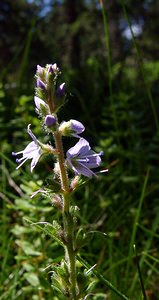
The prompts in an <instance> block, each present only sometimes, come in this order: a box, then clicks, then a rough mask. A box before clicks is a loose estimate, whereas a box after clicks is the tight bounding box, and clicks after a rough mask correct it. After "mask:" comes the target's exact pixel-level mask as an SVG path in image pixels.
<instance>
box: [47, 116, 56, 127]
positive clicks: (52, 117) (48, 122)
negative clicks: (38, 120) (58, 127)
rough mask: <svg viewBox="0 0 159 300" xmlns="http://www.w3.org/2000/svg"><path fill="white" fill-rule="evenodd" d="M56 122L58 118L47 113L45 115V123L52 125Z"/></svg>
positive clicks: (48, 125)
mask: <svg viewBox="0 0 159 300" xmlns="http://www.w3.org/2000/svg"><path fill="white" fill-rule="evenodd" d="M55 124H56V118H55V117H54V116H52V115H46V117H45V125H46V126H47V127H51V126H53V125H55Z"/></svg>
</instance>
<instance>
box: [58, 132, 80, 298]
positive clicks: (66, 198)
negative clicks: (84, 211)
mask: <svg viewBox="0 0 159 300" xmlns="http://www.w3.org/2000/svg"><path fill="white" fill-rule="evenodd" d="M54 139H55V145H56V150H57V152H58V163H59V168H60V180H61V188H62V193H63V223H64V232H65V235H66V246H65V259H66V262H67V263H68V269H69V273H70V294H71V299H72V300H76V299H77V288H76V287H77V283H76V256H75V251H74V222H73V217H72V214H71V212H70V191H69V184H68V176H67V171H66V167H65V158H64V152H63V145H62V137H61V133H60V132H59V131H58V129H57V131H56V132H55V133H54Z"/></svg>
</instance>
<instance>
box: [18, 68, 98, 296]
mask: <svg viewBox="0 0 159 300" xmlns="http://www.w3.org/2000/svg"><path fill="white" fill-rule="evenodd" d="M59 76H60V69H59V68H58V67H57V65H56V64H53V65H52V64H49V65H46V66H45V67H41V66H39V65H38V66H37V71H36V75H35V78H36V89H35V94H36V95H35V97H34V103H35V109H36V112H37V113H38V115H39V116H40V118H41V119H42V123H43V128H44V129H46V130H47V132H49V133H52V135H53V138H54V142H55V146H54V147H53V146H51V145H50V144H43V143H41V142H40V141H39V140H38V139H37V138H36V136H35V135H34V134H33V132H32V131H31V129H30V127H31V125H30V124H29V125H28V128H27V132H28V134H29V135H30V137H31V139H32V141H31V142H30V143H29V144H28V145H27V146H26V148H25V149H24V150H22V151H19V152H16V153H15V152H13V153H12V154H13V155H15V156H19V155H21V157H20V158H17V159H16V161H17V163H18V164H19V165H18V166H17V169H18V168H20V167H21V166H22V165H23V164H24V163H25V162H26V161H27V160H29V159H30V160H31V167H30V169H31V172H32V171H33V170H34V168H35V167H36V165H37V164H38V163H39V160H40V158H41V156H43V155H46V154H51V155H53V156H54V160H55V164H54V168H53V179H54V180H56V181H57V183H58V186H59V189H58V191H56V192H55V190H48V189H45V188H44V189H40V190H38V191H37V192H35V193H34V194H33V195H32V196H35V195H36V194H37V193H42V194H43V195H45V194H48V193H49V194H50V196H51V198H52V199H53V200H52V201H53V203H54V204H55V206H56V208H57V209H59V210H60V213H61V214H62V224H58V223H57V222H56V224H55V223H54V224H53V225H51V226H53V227H54V228H53V230H54V235H53V237H55V236H56V240H58V241H59V243H60V245H62V246H63V247H64V251H65V258H64V259H63V260H62V261H61V264H60V265H58V266H56V267H55V268H54V270H53V276H52V285H53V287H54V288H55V290H56V291H58V292H59V294H61V295H63V297H64V298H62V299H72V300H77V299H86V297H87V296H88V294H89V288H88V286H87V284H86V277H88V276H86V274H85V275H83V276H84V277H83V279H81V278H82V277H81V275H79V273H77V268H76V267H77V266H76V265H77V263H76V260H77V253H78V250H79V248H80V247H79V245H78V244H79V234H78V233H76V230H75V228H76V221H75V216H76V207H73V205H72V201H71V197H72V191H74V190H75V189H77V188H78V186H79V185H80V182H81V180H82V177H83V176H84V177H87V178H91V177H92V176H97V175H96V172H95V169H96V168H98V167H99V166H100V164H101V155H102V152H100V153H96V152H94V151H93V150H91V147H90V145H89V142H88V141H87V140H85V139H84V138H81V136H80V134H82V133H83V132H84V130H85V127H84V125H83V124H82V123H81V122H79V121H77V120H74V119H71V120H69V121H63V122H62V123H59V121H58V111H59V108H60V107H61V105H63V104H64V102H65V94H66V91H65V83H62V84H60V85H58V84H57V82H58V80H59ZM63 136H69V137H72V138H76V144H75V145H74V146H73V147H72V148H70V149H69V150H67V152H66V154H65V153H64V151H63V141H62V137H63ZM77 139H78V141H77ZM69 170H71V171H72V173H71V175H70V172H69ZM80 241H81V243H82V236H80ZM79 278H80V279H79ZM81 280H83V281H85V283H83V286H82V285H81V282H80V281H81ZM59 297H60V296H59ZM59 299H61V298H59Z"/></svg>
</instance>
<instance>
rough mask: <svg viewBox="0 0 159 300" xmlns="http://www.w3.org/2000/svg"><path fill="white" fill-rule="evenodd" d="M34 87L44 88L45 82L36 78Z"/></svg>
mask: <svg viewBox="0 0 159 300" xmlns="http://www.w3.org/2000/svg"><path fill="white" fill-rule="evenodd" d="M36 87H37V88H40V89H42V90H46V84H45V83H44V82H43V81H42V80H41V79H39V78H37V79H36Z"/></svg>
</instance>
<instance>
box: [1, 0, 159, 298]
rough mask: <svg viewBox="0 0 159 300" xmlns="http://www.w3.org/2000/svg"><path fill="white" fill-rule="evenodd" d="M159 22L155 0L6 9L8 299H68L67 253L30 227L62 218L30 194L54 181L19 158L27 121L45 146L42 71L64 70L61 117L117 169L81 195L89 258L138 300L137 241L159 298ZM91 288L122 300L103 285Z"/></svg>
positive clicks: (4, 235)
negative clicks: (59, 267)
mask: <svg viewBox="0 0 159 300" xmlns="http://www.w3.org/2000/svg"><path fill="white" fill-rule="evenodd" d="M102 3H103V8H102ZM158 15H159V2H158V0H151V1H150V0H141V1H136V0H133V1H132V0H121V1H117V0H116V1H115V0H112V1H98V0H94V1H93V0H90V1H89V0H87V1H86V0H85V1H84V0H65V1H60V0H59V1H58V0H57V1H54V0H37V1H36V0H34V1H31V0H28V1H27V0H15V1H13V0H5V1H0V37H1V38H0V145H1V147H0V151H1V152H0V159H1V160H0V169H1V176H0V200H1V201H0V208H1V214H0V226H1V236H0V261H1V263H0V267H1V272H0V300H2V299H9V300H10V299H11V300H15V299H22V300H23V299H32V300H37V299H38V300H41V299H48V300H50V299H60V298H56V293H55V292H54V291H53V289H52V288H51V280H50V276H51V275H50V274H51V273H50V272H51V270H52V264H54V263H58V262H59V261H60V260H61V257H62V255H63V251H62V249H61V248H60V247H59V246H58V245H57V243H56V242H55V241H51V240H50V238H49V236H48V235H47V234H46V235H45V234H44V233H41V232H40V231H37V229H35V228H34V227H33V226H30V225H29V223H28V222H27V220H26V219H29V220H32V221H33V222H38V221H48V222H51V223H52V221H53V219H58V218H59V215H58V212H57V211H56V209H55V208H53V207H52V206H51V205H50V201H49V200H48V199H42V197H37V198H36V197H35V198H33V199H31V198H30V194H31V193H32V192H33V191H35V190H37V189H38V187H39V186H43V185H47V180H48V179H47V177H50V178H51V174H49V173H48V165H47V162H46V161H44V162H42V163H41V164H39V165H38V166H37V168H36V170H35V171H34V172H33V174H30V170H29V163H26V165H24V166H23V167H22V168H21V169H19V170H18V171H16V170H15V168H16V164H15V162H14V158H12V156H11V152H12V151H16V152H17V151H20V150H22V149H24V147H25V146H26V145H27V144H28V141H30V140H29V137H28V135H27V133H26V128H27V125H28V124H29V123H31V124H32V129H33V131H34V132H35V134H36V136H37V137H38V138H39V139H40V140H41V141H42V142H43V141H45V140H46V138H45V137H44V133H43V131H42V128H41V126H40V122H39V119H38V117H37V115H36V113H35V107H34V102H33V97H34V87H35V80H34V76H35V72H36V65H37V64H39V65H41V66H45V64H47V63H51V64H52V63H55V62H56V63H57V64H58V66H59V67H60V69H61V70H62V77H61V82H62V81H65V82H66V86H67V99H68V101H67V103H66V105H65V106H64V107H63V108H62V109H61V111H60V115H59V119H60V121H62V120H65V121H67V120H69V119H70V118H73V119H77V120H79V121H81V122H82V123H83V124H84V125H85V127H86V131H85V134H84V135H83V136H84V137H85V138H87V139H88V140H89V141H90V143H91V145H92V147H94V149H95V150H98V151H101V150H103V151H104V157H103V165H102V168H103V169H105V168H109V172H108V173H106V174H103V175H101V176H99V177H98V178H97V179H96V178H95V179H92V180H91V181H88V182H87V184H86V185H85V186H82V187H81V189H80V190H79V191H77V192H76V194H75V203H76V205H77V206H78V207H79V208H80V222H79V224H82V226H83V228H84V230H91V231H92V234H91V235H90V237H89V238H88V243H87V245H86V246H85V247H84V248H83V250H82V257H83V258H84V259H85V260H86V261H88V262H89V264H90V265H91V266H92V265H94V264H95V263H97V265H98V267H97V268H98V271H99V273H101V274H102V275H103V276H104V277H105V278H107V279H108V280H109V281H110V282H112V284H114V285H115V286H116V287H117V288H118V289H119V290H120V291H122V292H123V293H125V294H126V295H128V296H129V297H130V299H132V300H134V299H137V300H139V299H142V290H141V284H140V280H139V276H138V272H137V266H136V262H135V260H134V253H133V244H136V248H137V252H138V259H139V263H140V268H141V272H142V275H143V281H144V286H145V293H146V296H147V299H154V300H155V299H159V287H158V278H159V254H158V246H159V242H158V239H159V231H158V230H159V169H158V166H159V113H158V109H159V101H158V97H159V84H158V81H159V40H158V28H159V18H158ZM68 146H69V142H68V145H67V147H68ZM44 167H45V168H44ZM97 231H101V232H105V233H107V235H108V238H105V237H103V238H102V237H101V235H100V234H98V233H96V232H97ZM81 268H82V266H81ZM93 292H94V293H95V294H96V296H92V298H91V299H96V300H100V299H101V300H102V299H110V300H115V299H116V300H118V299H119V297H118V296H116V295H115V293H113V292H112V291H110V290H109V288H108V287H107V286H105V285H104V284H103V283H102V282H100V280H99V279H97V282H96V286H95V288H94V291H93ZM145 299H146V298H145Z"/></svg>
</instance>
